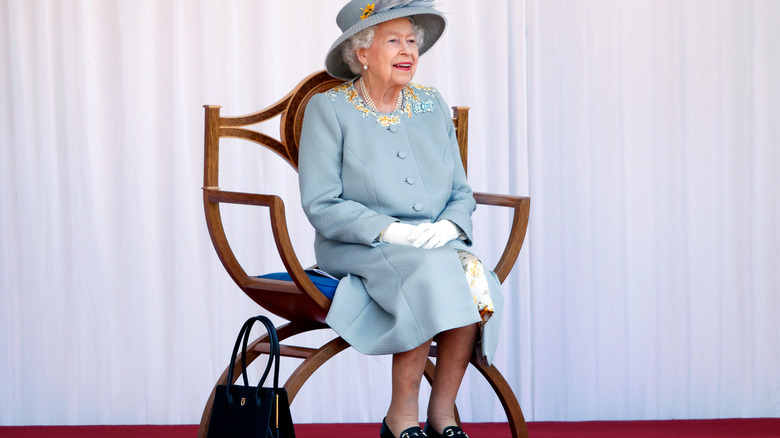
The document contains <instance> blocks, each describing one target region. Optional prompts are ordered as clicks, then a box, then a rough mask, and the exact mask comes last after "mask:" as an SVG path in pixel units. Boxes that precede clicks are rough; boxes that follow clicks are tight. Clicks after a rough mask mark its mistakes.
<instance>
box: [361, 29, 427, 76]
mask: <svg viewBox="0 0 780 438" xmlns="http://www.w3.org/2000/svg"><path fill="white" fill-rule="evenodd" d="M357 55H358V59H359V60H360V62H362V63H363V64H365V65H368V70H367V71H365V72H364V76H365V79H366V81H367V82H368V83H370V84H371V85H372V88H374V87H377V88H380V89H388V88H395V87H404V86H405V85H406V84H408V83H409V82H411V81H412V77H414V72H415V71H416V70H417V58H418V56H419V49H418V47H417V41H416V38H415V34H414V26H412V22H411V21H409V20H408V19H406V18H396V19H395V20H390V21H385V22H384V23H380V24H378V25H377V27H376V29H375V30H374V41H373V42H372V43H371V47H369V48H367V49H358V51H357Z"/></svg>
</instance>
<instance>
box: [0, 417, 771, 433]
mask: <svg viewBox="0 0 780 438" xmlns="http://www.w3.org/2000/svg"><path fill="white" fill-rule="evenodd" d="M464 429H465V430H466V432H467V433H468V434H469V436H470V437H471V438H509V426H507V424H506V423H473V424H465V425H464ZM197 432H198V426H189V425H187V426H28V427H18V426H6V427H0V437H2V438H44V437H62V438H136V437H152V438H157V437H159V438H163V437H165V438H194V437H195V436H196V435H197ZM295 433H296V437H297V438H331V437H334V436H348V437H350V438H352V437H367V438H376V437H378V436H379V424H371V423H366V424H298V425H296V426H295ZM528 433H529V435H530V437H531V438H596V437H599V438H625V437H630V438H694V437H697V438H698V437H707V438H713V437H715V438H717V437H751V438H754V437H756V438H758V437H780V418H751V419H728V420H668V421H589V422H534V423H528Z"/></svg>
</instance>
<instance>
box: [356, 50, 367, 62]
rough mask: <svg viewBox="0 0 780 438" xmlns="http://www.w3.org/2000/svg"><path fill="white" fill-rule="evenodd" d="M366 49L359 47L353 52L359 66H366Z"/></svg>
mask: <svg viewBox="0 0 780 438" xmlns="http://www.w3.org/2000/svg"><path fill="white" fill-rule="evenodd" d="M367 51H368V49H366V48H364V47H361V48H359V49H357V50H356V51H355V55H356V56H357V59H358V61H360V63H361V64H363V65H366V64H368V57H367V56H366V52H367Z"/></svg>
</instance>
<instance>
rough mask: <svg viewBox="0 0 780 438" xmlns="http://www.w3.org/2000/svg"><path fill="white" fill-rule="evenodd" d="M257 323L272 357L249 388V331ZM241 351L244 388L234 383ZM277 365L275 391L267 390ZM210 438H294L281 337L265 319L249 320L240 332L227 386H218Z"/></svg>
mask: <svg viewBox="0 0 780 438" xmlns="http://www.w3.org/2000/svg"><path fill="white" fill-rule="evenodd" d="M255 321H260V322H262V323H263V325H265V328H266V330H268V339H269V344H270V348H269V354H268V364H267V365H266V367H265V372H263V377H261V378H260V383H258V384H257V386H256V387H255V386H249V382H248V380H247V377H246V347H247V343H248V341H249V332H250V331H251V330H252V325H254V323H255ZM242 341H243V347H242V349H241V374H242V376H243V377H244V386H240V385H236V384H235V383H233V382H234V381H233V370H234V369H235V363H236V356H237V354H238V347H239V346H240V345H242ZM272 364H273V365H274V384H273V387H272V388H264V387H263V383H265V379H266V377H268V373H269V371H270V370H271V365H272ZM207 437H208V438H223V437H224V438H242V437H261V438H263V437H264V438H295V429H294V428H293V422H292V416H291V415H290V403H289V401H288V400H287V390H286V389H284V388H283V387H282V388H280V387H279V337H278V335H277V334H276V329H275V328H274V325H273V324H272V323H271V321H270V320H269V319H268V318H266V317H265V316H262V315H261V316H254V317H252V318H249V319H248V320H247V321H246V322H245V323H244V326H243V327H241V331H240V332H239V333H238V339H236V345H235V347H233V355H232V356H231V357H230V367H229V371H228V376H227V384H226V385H218V386H217V390H216V393H215V394H214V405H213V407H212V409H211V419H210V420H209V430H208V434H207Z"/></svg>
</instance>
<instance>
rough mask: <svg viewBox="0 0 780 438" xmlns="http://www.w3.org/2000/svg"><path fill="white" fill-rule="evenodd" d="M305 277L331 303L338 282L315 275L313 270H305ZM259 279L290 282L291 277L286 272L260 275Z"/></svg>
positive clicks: (331, 278)
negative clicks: (306, 276) (307, 277)
mask: <svg viewBox="0 0 780 438" xmlns="http://www.w3.org/2000/svg"><path fill="white" fill-rule="evenodd" d="M306 275H308V276H309V278H310V279H311V282H312V283H314V285H315V286H317V289H319V291H320V292H322V294H323V295H325V297H326V298H327V299H329V300H331V301H333V296H334V295H335V294H336V287H338V285H339V281H338V280H337V279H335V278H333V277H326V276H324V275H322V274H319V273H317V272H316V271H314V270H313V269H307V270H306ZM259 278H267V279H269V280H281V281H290V282H292V277H290V274H288V273H287V272H272V273H270V274H265V275H260V276H259Z"/></svg>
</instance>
